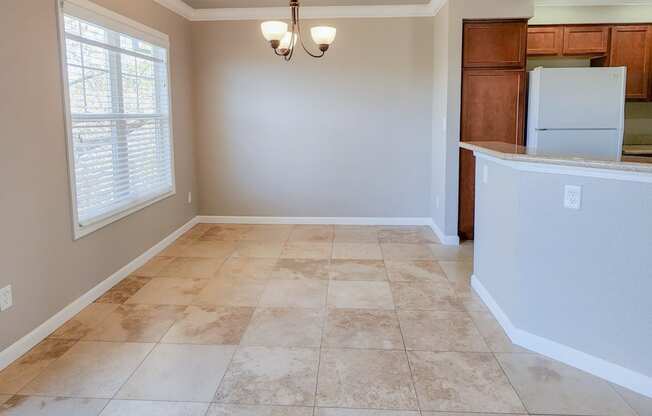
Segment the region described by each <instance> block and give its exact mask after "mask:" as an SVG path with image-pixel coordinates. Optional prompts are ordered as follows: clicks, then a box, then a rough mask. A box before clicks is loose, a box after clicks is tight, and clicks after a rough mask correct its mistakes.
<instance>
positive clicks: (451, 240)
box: [428, 219, 460, 246]
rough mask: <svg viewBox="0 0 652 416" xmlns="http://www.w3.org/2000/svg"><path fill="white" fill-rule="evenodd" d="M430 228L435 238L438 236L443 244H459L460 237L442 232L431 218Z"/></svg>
mask: <svg viewBox="0 0 652 416" xmlns="http://www.w3.org/2000/svg"><path fill="white" fill-rule="evenodd" d="M428 225H430V228H431V229H432V231H433V232H434V233H435V234H436V235H437V238H439V241H441V243H442V244H443V245H445V246H459V245H460V237H459V236H457V235H448V234H444V232H443V231H442V230H441V228H439V226H438V225H437V224H435V222H434V221H433V220H432V219H431V220H430V224H428Z"/></svg>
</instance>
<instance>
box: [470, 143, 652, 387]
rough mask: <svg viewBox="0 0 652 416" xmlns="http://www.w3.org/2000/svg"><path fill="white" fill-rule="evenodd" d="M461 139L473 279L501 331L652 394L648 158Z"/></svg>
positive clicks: (651, 184) (651, 170) (651, 176)
mask: <svg viewBox="0 0 652 416" xmlns="http://www.w3.org/2000/svg"><path fill="white" fill-rule="evenodd" d="M460 146H461V147H463V148H465V149H468V150H471V151H473V152H474V155H475V157H476V180H475V183H476V185H475V186H476V200H475V218H476V228H475V248H474V250H475V256H474V272H473V278H472V279H473V282H472V284H473V287H474V289H475V291H476V292H477V293H478V295H479V296H480V297H481V298H482V299H483V301H484V302H485V303H486V304H487V306H488V307H489V309H490V310H491V312H492V313H493V314H494V316H495V317H496V318H497V320H498V321H499V322H500V324H501V325H502V326H503V328H504V329H505V331H506V332H507V334H508V336H509V337H510V338H511V339H512V341H513V342H514V343H516V344H518V345H521V346H523V347H525V348H528V349H530V350H533V351H536V352H539V353H541V354H544V355H547V356H549V357H552V358H554V359H557V360H559V361H562V362H564V363H566V364H569V365H572V366H574V367H577V368H580V369H582V370H584V371H587V372H589V373H592V374H594V375H597V376H600V377H602V378H605V379H607V380H609V381H612V382H614V383H617V384H620V385H622V386H625V387H627V388H629V389H632V390H635V391H638V392H639V393H642V394H644V395H647V396H651V397H652V298H651V296H652V163H649V162H652V159H647V158H633V159H628V160H624V161H608V160H588V159H582V158H577V157H563V156H552V155H544V154H536V153H531V152H528V150H527V149H526V148H524V147H522V146H516V145H510V144H505V143H496V142H464V143H461V144H460ZM648 161H649V162H648Z"/></svg>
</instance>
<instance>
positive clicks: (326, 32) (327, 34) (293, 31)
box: [260, 0, 336, 61]
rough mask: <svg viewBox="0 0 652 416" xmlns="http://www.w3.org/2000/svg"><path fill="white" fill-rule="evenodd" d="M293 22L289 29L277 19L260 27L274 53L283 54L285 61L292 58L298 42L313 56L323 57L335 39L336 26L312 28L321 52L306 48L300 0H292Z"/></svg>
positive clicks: (312, 34)
mask: <svg viewBox="0 0 652 416" xmlns="http://www.w3.org/2000/svg"><path fill="white" fill-rule="evenodd" d="M290 10H291V11H292V23H291V26H290V30H289V31H288V24H287V23H285V22H280V21H276V20H271V21H268V22H263V23H262V24H261V25H260V29H261V30H262V32H263V37H264V38H265V39H266V40H267V41H268V42H269V44H270V45H271V46H272V48H273V49H274V53H275V54H276V55H278V56H282V57H283V59H284V60H285V61H289V60H290V59H292V56H293V55H294V49H295V47H296V46H297V44H301V47H302V48H303V50H304V51H306V53H307V54H308V55H310V56H312V57H313V58H321V57H322V56H324V55H325V54H326V51H327V50H328V47H329V46H330V45H331V44H332V43H333V41H334V40H335V32H336V30H335V28H334V27H330V26H315V27H313V28H311V29H310V35H311V36H312V40H313V41H314V42H315V43H316V44H317V47H318V48H319V51H320V52H321V53H312V52H310V51H309V50H308V48H306V45H305V44H304V43H303V39H302V38H301V24H300V22H299V1H298V0H290Z"/></svg>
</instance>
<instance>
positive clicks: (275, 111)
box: [193, 17, 433, 217]
mask: <svg viewBox="0 0 652 416" xmlns="http://www.w3.org/2000/svg"><path fill="white" fill-rule="evenodd" d="M259 23H260V22H256V21H239V22H202V23H195V24H193V45H194V48H195V78H196V83H197V84H196V85H198V86H199V88H198V89H197V94H196V95H197V101H196V108H197V128H198V130H197V132H198V135H197V137H198V147H199V149H200V151H199V152H198V158H197V162H198V172H199V174H198V177H199V186H200V192H199V194H200V207H199V211H200V213H201V214H206V215H255V216H257V215H260V216H326V217H334V216H341V217H426V216H428V212H429V189H430V152H431V149H430V140H431V133H430V132H431V116H432V112H431V106H432V65H433V62H432V52H433V47H432V44H433V43H432V42H433V40H432V38H433V37H432V18H427V17H424V18H396V19H339V20H336V21H328V20H308V21H306V22H305V27H304V31H305V32H306V33H307V32H308V27H309V26H314V25H318V24H332V25H333V26H335V27H337V39H336V41H335V44H334V45H333V48H332V50H330V51H329V52H328V54H327V56H326V58H325V59H324V60H321V61H317V60H313V59H310V58H308V57H307V56H306V55H305V54H304V53H303V51H299V52H298V53H297V54H296V55H295V58H294V60H293V61H292V62H291V63H285V62H282V61H281V60H280V59H279V58H277V57H276V56H274V54H273V51H272V50H271V48H270V47H269V46H268V45H267V44H266V42H265V41H264V40H263V38H262V36H261V34H260V28H259ZM307 41H308V44H309V45H312V41H311V40H310V39H309V35H308V39H307Z"/></svg>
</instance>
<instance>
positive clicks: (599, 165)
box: [460, 141, 652, 174]
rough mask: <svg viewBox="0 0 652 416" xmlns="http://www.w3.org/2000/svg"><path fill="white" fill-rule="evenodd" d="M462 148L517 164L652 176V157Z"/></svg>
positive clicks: (477, 145)
mask: <svg viewBox="0 0 652 416" xmlns="http://www.w3.org/2000/svg"><path fill="white" fill-rule="evenodd" d="M460 147H461V148H463V149H467V150H471V151H473V152H479V153H483V154H486V155H489V156H493V157H495V158H498V159H503V160H509V161H515V162H530V163H547V164H552V165H558V166H576V167H583V168H596V169H608V170H616V171H622V172H640V173H651V174H652V157H635V156H624V157H623V160H622V161H616V160H599V159H585V158H581V157H575V156H559V155H549V154H548V155H546V154H540V153H537V152H533V151H530V150H528V149H527V147H525V146H519V145H514V144H509V143H503V142H491V141H487V142H460Z"/></svg>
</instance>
